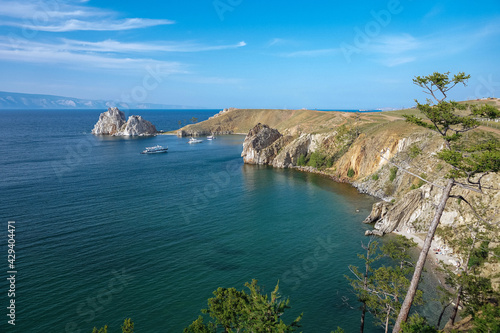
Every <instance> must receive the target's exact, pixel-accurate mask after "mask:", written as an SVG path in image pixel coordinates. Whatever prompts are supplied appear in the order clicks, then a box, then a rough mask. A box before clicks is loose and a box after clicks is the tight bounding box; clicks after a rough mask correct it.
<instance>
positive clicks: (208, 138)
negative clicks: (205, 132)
mask: <svg viewBox="0 0 500 333" xmlns="http://www.w3.org/2000/svg"><path fill="white" fill-rule="evenodd" d="M213 139H217V138H216V137H215V136H213V135H209V136H207V140H213Z"/></svg>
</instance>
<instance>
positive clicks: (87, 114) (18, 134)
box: [0, 110, 380, 332]
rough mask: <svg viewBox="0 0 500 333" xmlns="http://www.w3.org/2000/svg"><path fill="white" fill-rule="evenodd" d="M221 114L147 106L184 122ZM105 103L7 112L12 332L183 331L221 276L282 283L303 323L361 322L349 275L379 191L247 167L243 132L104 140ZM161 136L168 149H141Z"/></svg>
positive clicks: (5, 191)
mask: <svg viewBox="0 0 500 333" xmlns="http://www.w3.org/2000/svg"><path fill="white" fill-rule="evenodd" d="M216 112H218V110H183V111H136V112H135V113H138V114H140V115H142V116H143V117H144V118H146V119H148V120H150V121H152V122H153V123H154V124H156V126H157V128H158V129H164V130H172V129H175V128H177V127H178V125H177V122H178V120H182V119H190V118H191V117H197V118H198V119H199V120H203V119H206V118H208V117H209V116H211V115H213V114H214V113H216ZM99 113H100V111H15V112H11V111H1V112H0V119H1V120H0V156H1V160H0V168H1V169H0V171H1V175H2V177H1V183H0V202H1V204H0V221H1V225H2V229H5V230H6V229H7V227H6V225H7V221H15V222H16V224H15V225H16V251H17V252H16V254H17V257H16V268H17V270H18V275H17V280H16V309H17V312H16V315H17V317H16V326H15V328H13V327H11V326H7V323H6V321H7V320H6V319H5V318H6V316H5V313H4V314H2V317H3V318H4V319H2V321H1V323H0V325H1V326H0V328H1V330H0V331H2V332H4V331H8V332H90V331H91V330H92V327H93V326H94V325H96V326H102V325H104V324H108V325H110V327H111V332H118V331H120V329H119V327H120V324H121V322H122V321H123V319H124V318H126V317H132V318H133V320H134V322H135V324H136V331H137V332H181V331H182V329H183V328H184V327H186V326H187V325H189V324H190V323H191V322H192V321H193V320H194V319H196V318H197V316H198V314H199V311H200V309H201V308H204V307H205V306H206V300H207V298H209V297H210V296H211V292H212V291H213V290H215V289H216V288H217V287H219V286H224V287H236V288H238V289H243V288H244V287H243V284H244V283H245V282H246V281H251V279H254V278H255V279H258V280H259V284H260V285H262V286H264V287H265V290H266V291H267V292H270V291H272V289H273V288H274V286H275V285H276V283H277V281H278V280H279V281H280V290H281V292H282V294H283V295H284V296H287V297H290V298H291V306H292V309H291V310H289V311H290V312H289V318H292V317H295V316H297V315H298V314H299V313H301V312H304V319H303V321H302V324H303V327H302V330H303V331H304V332H330V331H331V330H334V329H335V328H336V327H337V326H339V325H340V326H342V327H343V328H344V329H346V331H348V332H350V331H354V330H357V329H358V322H359V312H358V311H356V310H353V309H352V307H357V306H358V305H357V304H356V302H355V298H354V296H353V295H352V294H351V292H350V291H349V288H348V285H347V283H346V280H345V278H344V274H348V273H349V272H348V269H347V267H348V265H349V264H353V263H354V264H360V262H359V261H358V259H357V257H356V253H358V252H360V250H361V248H360V243H361V241H366V239H365V237H364V236H363V234H364V230H365V229H366V228H368V227H367V226H365V225H363V224H362V223H361V221H362V220H363V219H364V217H366V216H367V215H368V214H369V211H370V208H371V205H372V204H373V202H374V199H373V198H371V197H369V196H366V195H361V194H359V193H357V191H356V190H355V189H353V188H351V187H349V186H347V185H344V184H336V183H334V182H332V181H330V180H328V179H325V178H324V177H320V176H317V175H311V174H306V173H300V172H296V171H293V170H277V169H272V168H268V167H258V166H249V165H243V163H242V159H241V157H240V153H241V150H242V146H241V145H242V142H243V139H244V137H243V136H237V135H234V136H224V137H218V138H217V139H216V140H214V141H207V140H204V141H203V143H201V144H197V145H189V144H187V141H188V139H186V138H177V137H175V136H157V137H153V138H138V139H137V138H136V139H124V138H104V137H94V136H93V135H91V134H90V131H91V129H92V127H93V125H94V123H95V122H96V121H97V119H98V117H99ZM156 144H160V145H166V146H168V147H169V152H168V153H167V154H157V155H141V154H139V153H140V152H141V151H142V150H143V149H144V147H146V146H152V145H156ZM1 234H2V235H3V236H2V238H3V239H2V241H1V242H0V244H1V253H3V254H6V253H7V246H6V243H7V242H6V239H7V238H6V232H5V231H4V232H2V233H1ZM2 256H3V257H4V259H5V257H6V255H2ZM6 266H7V263H6V262H4V264H3V265H2V267H4V268H2V271H4V272H5V271H6V269H5V268H6ZM4 274H5V273H3V274H2V276H3V275H4ZM0 287H1V289H2V290H4V291H5V290H7V289H8V285H7V283H6V281H5V279H2V282H1V284H0ZM1 299H2V308H3V309H5V307H6V306H7V302H8V299H7V297H5V296H2V298H1ZM4 312H6V310H4ZM367 331H369V330H367ZM378 331H380V330H378V329H372V332H378Z"/></svg>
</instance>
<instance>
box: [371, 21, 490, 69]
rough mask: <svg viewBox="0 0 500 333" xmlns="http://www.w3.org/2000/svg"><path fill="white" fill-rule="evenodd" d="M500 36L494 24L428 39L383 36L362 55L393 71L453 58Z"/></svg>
mask: <svg viewBox="0 0 500 333" xmlns="http://www.w3.org/2000/svg"><path fill="white" fill-rule="evenodd" d="M499 35H500V24H499V23H496V22H492V23H490V24H486V25H483V26H481V27H471V26H465V25H464V26H462V27H454V28H453V30H442V31H437V32H435V33H432V34H429V35H422V36H413V35H410V34H407V33H404V34H393V35H381V36H379V37H378V38H375V39H373V40H372V41H371V42H370V44H369V45H368V46H366V47H365V48H363V49H362V50H361V51H362V52H363V53H364V54H365V55H366V56H367V57H368V59H371V60H373V61H375V62H378V63H380V64H382V65H384V66H387V67H394V66H399V65H403V64H408V63H412V62H415V61H419V60H432V59H440V58H443V57H451V56H455V55H457V54H460V53H462V52H466V51H467V50H471V49H473V48H476V47H477V46H478V45H480V44H481V43H485V42H486V43H489V42H491V39H492V38H495V36H499Z"/></svg>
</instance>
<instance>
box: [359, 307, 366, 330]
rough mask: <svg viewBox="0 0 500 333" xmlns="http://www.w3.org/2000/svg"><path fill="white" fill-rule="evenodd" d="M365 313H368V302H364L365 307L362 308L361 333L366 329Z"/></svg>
mask: <svg viewBox="0 0 500 333" xmlns="http://www.w3.org/2000/svg"><path fill="white" fill-rule="evenodd" d="M365 313H366V303H365V302H363V307H362V308H361V331H360V332H361V333H363V331H364V330H365Z"/></svg>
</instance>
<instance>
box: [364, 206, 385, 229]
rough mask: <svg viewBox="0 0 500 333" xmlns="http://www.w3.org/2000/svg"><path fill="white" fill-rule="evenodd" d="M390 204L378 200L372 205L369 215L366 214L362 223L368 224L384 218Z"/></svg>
mask: <svg viewBox="0 0 500 333" xmlns="http://www.w3.org/2000/svg"><path fill="white" fill-rule="evenodd" d="M390 206H391V204H390V203H388V202H385V201H380V202H377V203H375V204H374V205H373V206H372V211H371V213H370V215H368V217H367V218H366V219H365V220H364V221H363V223H367V224H370V223H373V222H377V221H379V220H380V219H382V218H384V217H385V215H386V214H387V212H388V211H389V209H390Z"/></svg>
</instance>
